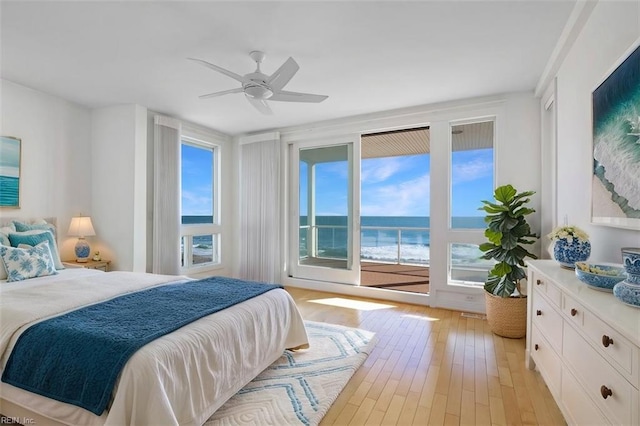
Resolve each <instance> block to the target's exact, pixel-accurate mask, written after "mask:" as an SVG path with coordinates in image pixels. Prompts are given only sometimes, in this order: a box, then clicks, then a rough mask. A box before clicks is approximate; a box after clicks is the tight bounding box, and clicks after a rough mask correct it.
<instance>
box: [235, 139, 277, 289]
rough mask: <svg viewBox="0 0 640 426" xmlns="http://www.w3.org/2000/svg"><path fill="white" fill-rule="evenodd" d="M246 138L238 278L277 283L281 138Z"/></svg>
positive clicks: (243, 159) (241, 165)
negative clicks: (247, 140)
mask: <svg viewBox="0 0 640 426" xmlns="http://www.w3.org/2000/svg"><path fill="white" fill-rule="evenodd" d="M261 136H263V137H261ZM247 139H249V140H251V141H252V142H250V143H243V140H242V139H241V140H240V143H241V144H242V145H241V150H240V156H241V159H240V167H241V169H240V262H239V266H240V277H241V278H243V279H246V280H253V281H263V282H268V283H276V282H278V281H279V280H280V136H279V134H278V133H270V134H268V135H259V136H258V137H256V136H252V137H250V138H247ZM256 139H257V141H254V140H256Z"/></svg>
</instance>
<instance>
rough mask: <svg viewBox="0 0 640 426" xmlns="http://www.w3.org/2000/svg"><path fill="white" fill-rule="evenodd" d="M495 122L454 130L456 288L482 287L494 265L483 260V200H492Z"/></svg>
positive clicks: (452, 265) (452, 276) (452, 262)
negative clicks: (481, 242) (480, 207)
mask: <svg viewBox="0 0 640 426" xmlns="http://www.w3.org/2000/svg"><path fill="white" fill-rule="evenodd" d="M493 141H494V121H493V120H491V121H481V122H468V123H464V124H459V123H456V124H455V125H452V126H451V163H450V168H451V175H450V182H451V186H450V194H451V197H450V200H451V201H450V206H449V212H450V215H449V228H450V231H451V239H450V244H449V250H448V251H449V280H450V283H451V284H454V285H471V286H476V285H482V284H483V283H484V280H485V277H486V275H487V271H488V270H489V269H490V268H491V267H492V266H493V261H487V260H483V259H480V256H481V255H482V252H481V251H480V249H479V248H478V246H479V244H478V241H479V240H482V241H483V240H484V237H483V235H484V229H485V227H486V224H485V222H484V216H485V215H484V212H483V211H481V210H478V207H479V206H480V205H481V204H482V203H481V200H492V199H493V187H494V143H493Z"/></svg>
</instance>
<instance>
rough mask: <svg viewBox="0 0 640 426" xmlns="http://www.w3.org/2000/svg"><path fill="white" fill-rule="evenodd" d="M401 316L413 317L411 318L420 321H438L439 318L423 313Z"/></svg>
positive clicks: (403, 316)
mask: <svg viewBox="0 0 640 426" xmlns="http://www.w3.org/2000/svg"><path fill="white" fill-rule="evenodd" d="M402 318H413V319H419V320H422V321H440V318H431V317H427V316H423V315H413V314H406V315H402Z"/></svg>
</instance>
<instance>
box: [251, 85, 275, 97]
mask: <svg viewBox="0 0 640 426" xmlns="http://www.w3.org/2000/svg"><path fill="white" fill-rule="evenodd" d="M244 93H245V94H246V95H247V96H249V97H250V98H253V99H262V100H264V99H269V98H270V97H271V96H273V92H272V91H271V90H269V89H268V88H267V87H264V86H257V85H256V86H248V87H245V89H244Z"/></svg>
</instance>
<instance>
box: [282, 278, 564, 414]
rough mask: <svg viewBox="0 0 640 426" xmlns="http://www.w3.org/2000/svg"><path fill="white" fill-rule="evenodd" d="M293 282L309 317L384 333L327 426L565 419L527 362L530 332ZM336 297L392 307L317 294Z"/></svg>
mask: <svg viewBox="0 0 640 426" xmlns="http://www.w3.org/2000/svg"><path fill="white" fill-rule="evenodd" d="M287 290H288V291H289V292H290V293H291V295H292V296H293V297H294V299H295V300H296V303H297V304H298V307H299V309H300V312H301V313H302V316H303V317H304V318H305V319H308V320H312V321H321V322H327V323H333V324H341V325H346V326H350V327H358V328H362V329H365V330H370V331H373V332H375V333H376V336H377V338H378V343H377V345H376V347H375V349H374V350H373V352H372V353H371V355H370V356H369V357H368V358H367V360H366V361H365V363H364V364H363V366H362V367H361V368H360V369H359V370H358V371H357V372H356V373H355V375H354V376H353V377H352V378H351V380H350V381H349V383H348V384H347V386H346V387H345V389H344V390H343V391H342V393H341V394H340V396H339V397H338V399H337V400H336V402H335V403H334V404H333V406H332V407H331V409H330V410H329V412H328V413H327V415H326V416H325V417H324V419H323V420H322V423H321V426H328V425H367V426H369V425H403V426H404V425H420V426H425V425H444V424H446V425H458V424H460V425H521V424H522V425H536V424H539V425H564V424H566V423H565V421H564V419H563V417H562V414H561V413H560V410H559V409H558V406H557V405H556V403H555V402H554V400H553V397H552V396H551V394H550V392H549V390H548V388H547V387H546V385H545V384H544V382H543V380H542V378H541V377H540V374H539V373H537V372H534V371H529V370H527V369H526V368H525V366H524V347H525V343H524V339H517V340H516V339H505V338H502V337H499V336H496V335H494V334H492V333H491V332H490V331H489V329H488V326H487V323H486V321H484V320H480V319H473V318H466V317H462V316H461V315H460V312H456V311H449V310H444V309H435V308H429V307H425V306H417V305H408V304H403V303H396V302H384V301H379V300H373V299H371V300H368V299H358V298H352V297H349V296H341V295H335V294H330V293H322V292H317V291H311V290H304V289H297V288H287ZM334 298H338V299H340V300H338V301H347V302H346V303H348V302H349V301H366V302H370V303H371V307H380V306H379V305H381V304H384V305H390V307H386V308H384V307H383V309H375V310H365V309H368V307H367V306H364V307H362V306H360V307H358V309H354V308H348V307H338V306H332V305H327V304H319V303H316V302H314V301H322V300H325V301H327V299H334ZM328 302H330V301H328Z"/></svg>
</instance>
